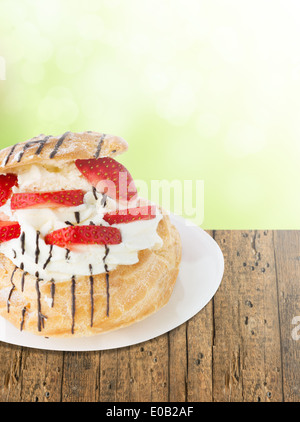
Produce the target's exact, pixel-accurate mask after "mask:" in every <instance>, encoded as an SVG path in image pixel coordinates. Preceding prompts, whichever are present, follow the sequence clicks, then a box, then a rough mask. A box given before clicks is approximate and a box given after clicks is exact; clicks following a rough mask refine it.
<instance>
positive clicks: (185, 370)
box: [0, 231, 300, 402]
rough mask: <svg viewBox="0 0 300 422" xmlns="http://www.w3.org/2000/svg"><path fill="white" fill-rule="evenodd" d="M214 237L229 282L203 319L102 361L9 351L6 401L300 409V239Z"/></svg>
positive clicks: (3, 370)
mask: <svg viewBox="0 0 300 422" xmlns="http://www.w3.org/2000/svg"><path fill="white" fill-rule="evenodd" d="M210 234H211V235H212V236H214V238H215V239H216V241H217V242H218V244H219V245H220V247H221V248H222V251H223V253H224V257H225V275H224V278H223V281H222V284H221V286H220V288H219V290H218V292H217V294H216V295H215V297H214V298H213V300H211V302H210V303H209V304H208V305H207V306H206V307H205V308H204V309H203V310H202V311H201V312H199V313H198V314H197V315H196V316H195V317H194V318H192V319H191V320H189V321H188V322H187V323H185V324H183V325H181V326H180V327H178V328H176V329H175V330H173V331H171V332H169V333H167V334H164V335H162V336H160V337H158V338H155V339H153V340H150V341H148V342H145V343H142V344H139V345H136V346H131V347H125V348H122V349H117V350H108V351H102V352H88V353H86V352H80V353H73V352H53V351H40V350H35V349H27V348H23V347H17V346H12V345H9V344H5V343H0V401H10V402H11V401H22V402H28V401H40V402H41V401H53V402H59V401H63V402H67V401H82V402H87V401H103V402H109V401H117V402H122V401H128V402H130V401H138V402H141V401H146V402H151V401H165V402H168V401H169V402H171V401H188V402H193V401H251V402H252V401H254V402H257V401H300V339H299V340H298V341H297V340H296V338H297V334H298V336H299V337H300V322H298V323H296V324H293V323H292V322H293V318H294V317H297V316H299V320H300V232H298V231H274V232H272V231H215V232H210ZM294 322H295V320H294ZM297 327H299V328H297ZM293 329H294V338H295V339H293V336H292V330H293ZM295 334H296V337H295Z"/></svg>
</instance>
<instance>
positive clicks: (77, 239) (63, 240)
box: [45, 226, 122, 249]
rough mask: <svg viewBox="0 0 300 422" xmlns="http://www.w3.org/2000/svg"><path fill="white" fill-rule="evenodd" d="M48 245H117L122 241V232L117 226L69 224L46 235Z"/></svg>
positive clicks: (66, 246) (68, 246) (64, 246)
mask: <svg viewBox="0 0 300 422" xmlns="http://www.w3.org/2000/svg"><path fill="white" fill-rule="evenodd" d="M45 242H46V243H47V244H48V245H56V246H60V247H62V248H68V249H70V247H72V245H80V244H82V245H117V244H119V243H121V242H122V238H121V232H120V230H118V229H117V228H115V227H105V226H69V227H64V228H63V229H59V230H54V231H53V232H51V233H49V234H47V235H46V237H45Z"/></svg>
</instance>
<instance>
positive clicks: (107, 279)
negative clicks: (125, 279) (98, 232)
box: [103, 245, 110, 316]
mask: <svg viewBox="0 0 300 422" xmlns="http://www.w3.org/2000/svg"><path fill="white" fill-rule="evenodd" d="M108 253H109V247H108V246H107V245H105V254H104V257H103V263H104V269H105V280H106V316H109V296H110V294H109V271H108V267H107V264H106V258H107V255H108Z"/></svg>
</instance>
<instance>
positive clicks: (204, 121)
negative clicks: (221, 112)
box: [196, 113, 220, 138]
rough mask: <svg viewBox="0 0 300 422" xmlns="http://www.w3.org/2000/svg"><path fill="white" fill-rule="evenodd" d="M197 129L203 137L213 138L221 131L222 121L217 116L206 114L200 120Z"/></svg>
mask: <svg viewBox="0 0 300 422" xmlns="http://www.w3.org/2000/svg"><path fill="white" fill-rule="evenodd" d="M196 127H197V131H198V133H199V135H200V136H201V137H203V138H212V137H213V136H216V135H217V133H218V131H219V128H220V120H219V118H218V117H217V116H216V115H215V114H209V113H205V114H202V115H201V116H200V117H199V118H198V120H197V122H196Z"/></svg>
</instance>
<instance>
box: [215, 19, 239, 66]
mask: <svg viewBox="0 0 300 422" xmlns="http://www.w3.org/2000/svg"><path fill="white" fill-rule="evenodd" d="M211 41H212V44H213V46H214V47H215V49H216V50H217V51H218V52H219V54H220V55H221V56H222V57H223V59H224V60H226V61H228V62H236V61H238V60H239V59H240V46H239V41H238V38H237V34H236V31H235V30H234V29H233V28H232V27H229V26H220V27H218V28H216V29H215V31H214V32H213V34H212V38H211Z"/></svg>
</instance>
